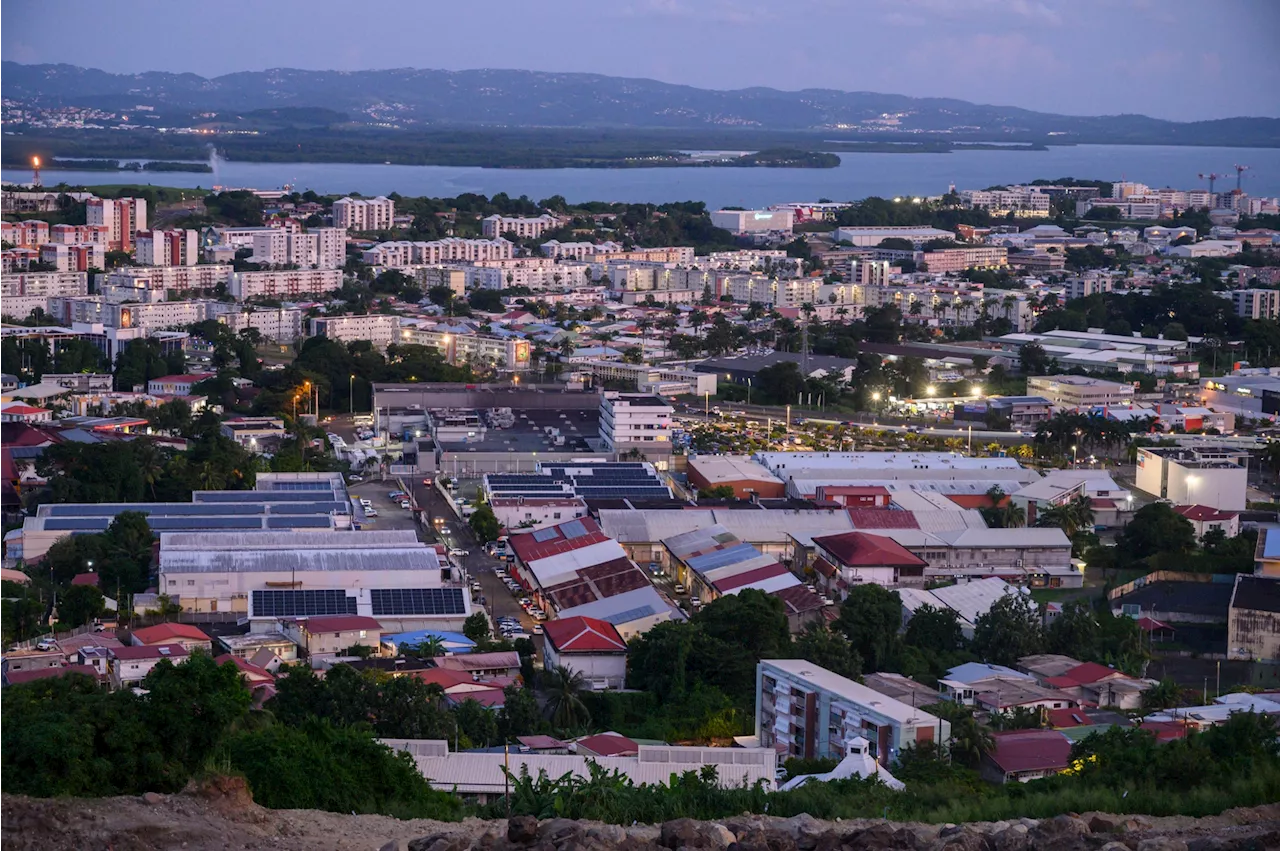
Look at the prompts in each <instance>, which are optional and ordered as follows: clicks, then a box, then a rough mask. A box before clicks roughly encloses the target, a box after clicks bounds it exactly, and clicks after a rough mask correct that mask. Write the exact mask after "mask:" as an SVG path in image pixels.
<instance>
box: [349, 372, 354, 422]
mask: <svg viewBox="0 0 1280 851" xmlns="http://www.w3.org/2000/svg"><path fill="white" fill-rule="evenodd" d="M347 401H349V402H350V403H351V415H352V416H355V413H356V374H355V373H354V372H353V373H351V375H350V376H349V377H348V379H347Z"/></svg>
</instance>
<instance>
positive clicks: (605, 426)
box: [600, 392, 675, 453]
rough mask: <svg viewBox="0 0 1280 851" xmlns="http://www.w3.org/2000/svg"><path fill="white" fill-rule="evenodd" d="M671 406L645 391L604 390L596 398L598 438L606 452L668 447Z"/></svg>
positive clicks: (668, 448) (672, 412)
mask: <svg viewBox="0 0 1280 851" xmlns="http://www.w3.org/2000/svg"><path fill="white" fill-rule="evenodd" d="M674 413H675V409H674V408H673V407H671V405H670V404H669V403H668V402H665V401H663V399H661V398H660V397H658V396H654V395H652V394H649V393H614V392H606V393H605V394H604V395H603V396H602V397H601V399H600V439H601V440H603V441H604V444H605V446H606V447H608V449H609V451H610V452H616V453H625V452H627V451H628V450H631V449H639V450H641V451H656V452H670V451H671V416H672V414H674Z"/></svg>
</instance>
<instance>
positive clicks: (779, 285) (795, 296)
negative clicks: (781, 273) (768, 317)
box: [717, 275, 823, 307]
mask: <svg viewBox="0 0 1280 851" xmlns="http://www.w3.org/2000/svg"><path fill="white" fill-rule="evenodd" d="M718 285H719V292H718V293H717V295H721V296H723V295H727V296H730V297H731V298H732V299H733V300H734V301H736V302H742V303H744V304H749V303H750V302H753V301H757V302H760V303H761V304H763V305H768V306H772V307H800V306H801V305H803V304H805V303H806V302H807V303H809V304H816V303H817V301H818V295H819V293H820V292H821V288H822V286H823V284H822V279H821V278H801V279H798V280H795V279H787V280H781V281H780V280H777V279H775V278H766V277H764V276H763V275H729V276H727V277H724V278H721V279H720V280H719V282H718Z"/></svg>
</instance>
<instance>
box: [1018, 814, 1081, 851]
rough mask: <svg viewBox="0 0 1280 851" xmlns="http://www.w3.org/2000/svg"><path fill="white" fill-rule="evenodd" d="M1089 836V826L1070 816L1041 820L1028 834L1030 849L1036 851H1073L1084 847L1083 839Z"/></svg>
mask: <svg viewBox="0 0 1280 851" xmlns="http://www.w3.org/2000/svg"><path fill="white" fill-rule="evenodd" d="M1088 835H1089V825H1087V824H1085V822H1084V820H1083V819H1080V818H1077V817H1076V816H1072V815H1061V816H1054V817H1053V818H1050V819H1043V820H1042V821H1041V822H1040V823H1039V824H1038V825H1036V827H1035V828H1033V829H1032V830H1031V831H1030V832H1029V834H1028V839H1029V841H1030V843H1031V847H1033V848H1035V849H1036V851H1075V849H1077V848H1083V847H1084V837H1086V836H1088Z"/></svg>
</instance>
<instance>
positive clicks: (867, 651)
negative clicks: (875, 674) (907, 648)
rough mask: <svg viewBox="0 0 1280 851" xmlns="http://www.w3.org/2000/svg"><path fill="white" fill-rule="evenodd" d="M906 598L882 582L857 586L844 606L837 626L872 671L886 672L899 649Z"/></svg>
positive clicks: (852, 589) (851, 591)
mask: <svg viewBox="0 0 1280 851" xmlns="http://www.w3.org/2000/svg"><path fill="white" fill-rule="evenodd" d="M901 625H902V598H901V597H900V596H898V592H897V591H890V590H889V589H887V588H884V587H882V586H880V585H875V584H864V585H855V586H854V587H853V588H851V589H849V596H848V597H846V598H845V601H844V603H842V604H841V606H840V616H839V617H838V618H836V621H835V627H836V629H839V630H840V631H841V632H843V633H844V634H845V636H847V637H848V639H849V642H850V644H851V645H852V646H853V649H854V651H856V652H857V654H858V655H859V656H860V657H861V658H862V660H863V663H864V664H865V666H866V670H868V671H883V670H885V668H886V666H887V665H888V663H889V662H890V660H892V659H893V657H894V655H895V654H896V652H897V648H898V643H899V639H898V628H899V627H900V626H901Z"/></svg>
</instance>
